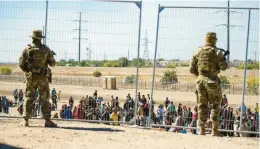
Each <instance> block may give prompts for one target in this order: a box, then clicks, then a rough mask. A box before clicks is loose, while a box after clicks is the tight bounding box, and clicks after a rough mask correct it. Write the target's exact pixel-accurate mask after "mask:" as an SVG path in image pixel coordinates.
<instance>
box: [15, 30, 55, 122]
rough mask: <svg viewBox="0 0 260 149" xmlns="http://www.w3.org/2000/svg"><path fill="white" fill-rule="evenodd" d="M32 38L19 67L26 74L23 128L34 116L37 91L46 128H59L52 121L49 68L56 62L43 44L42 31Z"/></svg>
mask: <svg viewBox="0 0 260 149" xmlns="http://www.w3.org/2000/svg"><path fill="white" fill-rule="evenodd" d="M30 37H32V40H33V41H32V44H29V45H28V46H27V47H26V48H25V49H24V50H23V53H22V55H21V57H20V59H19V66H20V68H21V69H22V71H23V72H25V79H26V94H25V100H24V104H23V107H24V111H23V117H24V122H22V123H21V125H22V126H29V123H28V120H29V118H30V117H31V114H32V108H33V102H34V101H35V100H36V91H37V89H38V92H39V97H38V99H39V100H40V102H41V105H42V113H43V117H44V119H45V127H57V125H56V124H55V123H53V122H52V121H51V120H50V117H51V113H50V110H49V98H50V89H49V82H51V70H50V69H49V68H48V66H51V67H53V66H55V64H56V61H55V59H54V57H53V53H52V51H51V50H50V49H49V48H48V47H47V46H46V45H44V44H42V43H41V39H42V38H45V37H44V36H42V31H41V30H34V31H33V34H32V35H31V36H30Z"/></svg>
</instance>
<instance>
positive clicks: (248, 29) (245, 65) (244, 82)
mask: <svg viewBox="0 0 260 149" xmlns="http://www.w3.org/2000/svg"><path fill="white" fill-rule="evenodd" d="M250 17H251V9H249V10H248V24H247V36H246V54H245V62H244V80H243V91H242V102H241V109H240V110H241V112H240V126H242V120H243V106H244V104H245V103H244V101H245V90H246V69H247V54H248V42H249V31H250Z"/></svg>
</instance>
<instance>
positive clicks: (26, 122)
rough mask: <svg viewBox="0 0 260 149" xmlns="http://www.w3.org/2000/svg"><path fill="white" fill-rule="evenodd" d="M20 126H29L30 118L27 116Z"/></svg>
mask: <svg viewBox="0 0 260 149" xmlns="http://www.w3.org/2000/svg"><path fill="white" fill-rule="evenodd" d="M20 126H22V127H28V126H29V120H28V119H27V118H25V119H24V120H23V121H22V122H21V123H20Z"/></svg>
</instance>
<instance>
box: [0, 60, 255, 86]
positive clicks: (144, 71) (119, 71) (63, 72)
mask: <svg viewBox="0 0 260 149" xmlns="http://www.w3.org/2000/svg"><path fill="white" fill-rule="evenodd" d="M1 66H5V67H10V68H12V69H13V74H14V75H23V72H22V71H21V69H20V68H19V67H18V66H17V64H0V67H1ZM96 70H98V71H100V72H101V73H102V75H103V76H116V77H117V78H123V77H124V76H126V75H135V74H136V68H134V67H59V66H56V67H53V68H52V73H53V76H74V77H76V76H80V77H87V76H92V74H93V72H94V71H96ZM166 70H170V69H169V68H156V74H155V76H156V78H155V79H156V80H160V79H161V77H162V76H163V73H164V72H165V71H166ZM152 72H153V68H140V69H139V79H140V80H147V81H151V80H152ZM176 72H177V76H178V79H179V81H193V80H194V76H193V75H192V74H191V73H190V72H189V67H176ZM247 74H248V76H249V75H253V74H255V75H256V76H258V77H259V71H256V70H247ZM220 75H222V76H226V77H227V79H228V80H229V81H230V83H239V84H240V83H242V82H243V75H244V72H243V70H238V69H236V68H229V69H227V70H226V71H223V72H221V73H220Z"/></svg>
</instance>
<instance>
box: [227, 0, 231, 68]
mask: <svg viewBox="0 0 260 149" xmlns="http://www.w3.org/2000/svg"><path fill="white" fill-rule="evenodd" d="M229 6H230V2H229V0H228V10H227V50H229V47H230V46H229V41H230V30H229V29H230V10H229ZM229 56H230V54H228V56H227V61H228V63H229V60H230V59H229Z"/></svg>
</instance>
